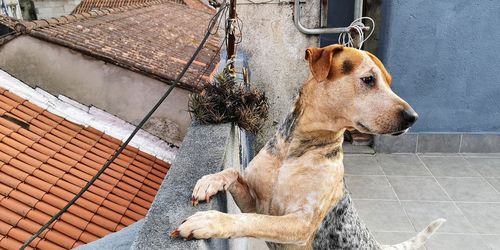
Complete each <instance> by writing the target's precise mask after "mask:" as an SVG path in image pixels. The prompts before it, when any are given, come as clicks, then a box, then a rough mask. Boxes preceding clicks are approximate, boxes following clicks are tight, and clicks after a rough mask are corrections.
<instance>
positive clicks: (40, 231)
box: [19, 2, 227, 250]
mask: <svg viewBox="0 0 500 250" xmlns="http://www.w3.org/2000/svg"><path fill="white" fill-rule="evenodd" d="M226 5H227V4H226V2H224V3H223V7H221V8H220V9H219V11H217V13H216V14H215V15H214V16H213V17H212V18H211V19H210V22H209V25H208V29H207V31H206V32H205V35H204V37H203V39H202V41H201V42H200V45H198V48H197V49H196V51H195V52H194V54H193V55H192V56H191V58H190V59H189V61H188V63H187V64H186V65H185V66H184V68H183V69H182V71H181V73H180V74H179V75H178V76H177V78H176V79H175V81H174V82H173V83H172V84H171V85H170V88H168V90H167V92H165V94H163V96H162V97H161V98H160V100H159V101H158V102H157V103H156V104H155V106H154V107H153V108H152V109H151V110H150V111H149V112H148V113H147V115H146V116H145V117H144V118H143V119H142V120H141V122H140V123H139V125H137V127H136V128H135V129H134V131H133V132H132V133H131V134H130V136H129V137H128V138H127V140H126V141H125V142H124V143H123V144H122V145H121V146H120V148H118V150H117V151H116V152H115V154H114V155H113V157H111V159H109V160H108V161H107V162H106V163H105V164H104V165H103V166H102V167H101V169H99V171H98V172H97V173H96V175H94V176H93V177H92V179H91V180H90V181H89V182H88V183H87V184H86V185H85V186H84V187H83V188H82V189H81V190H80V192H78V193H77V194H76V195H75V197H73V199H71V200H70V201H69V202H68V203H67V204H66V205H65V206H64V207H63V208H62V209H61V210H59V212H57V213H56V214H55V215H54V216H52V218H51V219H50V220H49V221H48V222H47V223H45V224H44V225H43V226H42V227H41V228H40V229H39V230H38V231H37V232H36V233H35V234H33V236H31V238H29V239H28V240H27V241H26V242H25V243H24V244H23V245H22V246H21V247H20V248H19V249H20V250H24V249H25V248H26V247H27V246H29V244H30V243H31V242H33V240H35V239H36V238H37V237H38V236H40V235H41V234H42V233H43V231H45V229H47V228H48V227H49V226H50V225H51V224H52V223H53V222H54V221H56V220H57V219H59V217H61V215H62V214H63V213H64V212H66V211H67V210H68V209H69V207H71V206H72V205H73V204H74V203H75V202H76V200H78V198H80V196H82V195H83V193H85V191H87V189H88V188H90V186H92V184H94V182H95V181H96V180H97V178H99V176H100V175H101V174H102V173H103V172H104V171H105V170H106V169H107V168H108V167H109V166H110V165H111V163H113V161H114V160H115V159H116V158H117V157H118V156H119V155H120V154H121V153H122V151H123V150H124V149H125V147H126V146H127V145H128V144H129V143H130V141H131V140H132V138H133V137H134V136H135V135H136V134H137V132H139V130H140V129H141V128H142V126H143V125H144V124H145V123H146V121H147V120H148V119H149V118H150V117H151V116H152V115H153V113H154V112H155V111H156V110H157V109H158V107H160V105H161V104H162V103H163V101H165V99H166V98H167V97H168V96H169V95H170V93H171V92H172V90H173V89H174V88H175V87H176V86H177V84H178V83H179V81H180V80H181V78H182V77H183V76H184V74H185V73H186V71H187V70H188V68H189V66H190V65H191V64H192V63H193V61H194V60H195V59H196V57H197V56H198V53H199V52H200V51H201V50H202V49H203V47H204V45H205V43H206V42H207V40H208V38H209V37H210V34H211V31H212V29H213V27H215V24H216V23H217V19H218V18H219V16H220V14H221V13H222V10H224V9H225V7H226Z"/></svg>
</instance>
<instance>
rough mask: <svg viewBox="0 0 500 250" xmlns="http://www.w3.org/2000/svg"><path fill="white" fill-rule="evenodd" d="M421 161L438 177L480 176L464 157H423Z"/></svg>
mask: <svg viewBox="0 0 500 250" xmlns="http://www.w3.org/2000/svg"><path fill="white" fill-rule="evenodd" d="M420 159H422V161H423V162H424V163H425V165H426V166H427V168H429V170H430V171H431V173H432V174H433V175H434V176H436V177H474V176H480V175H479V174H478V173H477V172H475V171H473V170H472V169H471V168H470V167H469V166H468V165H469V164H468V163H467V161H466V160H465V159H464V158H462V157H456V156H452V157H442V156H429V157H428V156H421V157H420Z"/></svg>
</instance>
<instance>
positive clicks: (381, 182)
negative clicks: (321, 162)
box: [345, 176, 397, 200]
mask: <svg viewBox="0 0 500 250" xmlns="http://www.w3.org/2000/svg"><path fill="white" fill-rule="evenodd" d="M345 180H346V183H347V187H348V189H349V192H350V193H351V196H352V198H353V199H386V200H397V198H396V195H395V194H394V191H392V188H391V185H390V184H389V181H387V178H386V177H385V176H346V177H345Z"/></svg>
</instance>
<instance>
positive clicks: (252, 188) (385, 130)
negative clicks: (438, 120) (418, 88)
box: [172, 45, 444, 249]
mask: <svg viewBox="0 0 500 250" xmlns="http://www.w3.org/2000/svg"><path fill="white" fill-rule="evenodd" d="M305 59H306V60H308V61H309V67H310V72H311V75H310V77H309V79H308V80H307V81H306V82H305V83H304V85H303V86H302V88H301V90H300V93H299V95H298V97H297V100H296V102H295V106H294V108H293V109H292V111H291V112H290V113H289V114H288V116H287V117H286V119H285V121H284V122H283V124H282V125H281V127H280V129H279V130H278V131H277V133H276V135H275V136H274V137H273V138H271V139H270V140H269V141H268V142H267V144H266V146H265V147H264V148H263V149H262V150H261V151H260V152H259V153H258V154H257V155H256V156H255V158H254V159H253V160H252V162H251V163H250V165H249V167H248V168H247V169H246V171H245V173H243V174H240V173H239V172H238V171H237V170H235V169H226V170H224V171H222V172H219V173H216V174H211V175H206V176H204V177H203V178H201V179H200V180H198V182H197V183H196V186H195V188H194V191H193V204H194V205H196V204H197V203H198V202H199V201H207V202H208V201H209V199H210V197H211V196H213V195H215V194H216V193H217V192H219V191H223V190H229V191H230V193H231V194H232V196H233V197H234V199H235V201H236V203H237V205H238V206H239V208H240V209H241V211H242V212H243V213H242V214H226V213H221V212H218V211H205V212H198V213H196V214H194V215H193V216H191V217H189V218H187V220H186V221H185V222H184V223H182V225H180V226H179V227H178V229H177V230H175V231H174V232H172V236H173V237H177V236H181V237H184V238H188V239H191V238H196V239H208V238H212V237H217V238H235V237H254V238H260V239H263V240H265V241H267V242H268V245H269V246H270V247H271V248H275V249H312V248H314V249H320V248H321V249H339V248H341V249H354V248H356V249H417V248H418V247H420V246H421V245H422V244H423V243H425V241H426V240H427V238H428V237H430V235H432V233H433V232H434V231H435V230H436V229H437V228H438V227H439V226H440V225H441V224H442V223H443V221H444V220H437V221H435V222H433V223H431V225H429V227H427V229H426V230H424V231H422V232H421V233H419V234H418V235H417V236H416V237H415V238H413V239H411V240H409V241H407V242H404V243H401V244H399V245H396V246H381V245H379V244H378V243H376V242H375V241H374V240H373V239H371V238H370V237H371V235H369V233H368V236H366V237H365V236H363V237H364V238H363V237H361V236H357V235H358V234H363V233H365V231H366V228H365V227H364V226H363V225H362V223H359V218H358V217H357V214H356V213H355V210H354V209H353V208H352V205H351V204H350V197H349V196H348V194H347V192H345V188H344V180H343V179H344V166H343V163H342V159H343V154H342V141H343V134H344V131H345V130H346V129H347V128H355V129H357V130H359V131H361V132H363V133H370V134H394V135H397V134H401V133H404V132H405V131H406V130H407V129H408V128H409V127H410V126H411V125H412V124H413V123H414V122H415V121H416V120H417V118H418V116H417V113H416V112H415V111H414V110H413V109H412V108H411V107H410V105H409V104H408V103H406V102H405V101H404V100H402V99H401V98H400V97H399V96H397V95H396V94H395V93H394V92H392V90H391V88H390V86H391V80H392V79H391V76H390V75H389V73H388V72H387V71H386V69H385V67H384V66H383V64H382V63H381V62H380V60H379V59H377V58H376V57H375V56H374V55H372V54H370V53H369V52H366V51H361V50H357V49H353V48H347V47H343V46H341V45H331V46H328V47H325V48H310V49H307V50H306V55H305ZM353 214H354V215H353ZM349 223H351V224H356V223H357V224H359V225H356V226H352V225H346V224H349ZM329 225H335V227H333V228H332V226H329ZM329 227H330V228H329ZM349 228H350V229H349ZM352 228H355V229H352ZM348 229H349V230H348ZM321 230H323V231H324V232H320V231H321ZM331 230H336V233H335V234H333V233H331V232H330V231H331ZM320 234H321V235H330V236H329V237H326V238H330V241H329V242H328V239H324V238H325V237H323V238H321V237H318V235H320ZM360 237H361V238H360ZM325 242H326V243H325Z"/></svg>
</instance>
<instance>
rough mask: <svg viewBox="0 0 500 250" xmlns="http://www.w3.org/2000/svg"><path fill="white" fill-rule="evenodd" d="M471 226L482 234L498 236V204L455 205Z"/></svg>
mask: <svg viewBox="0 0 500 250" xmlns="http://www.w3.org/2000/svg"><path fill="white" fill-rule="evenodd" d="M457 206H458V208H460V210H461V211H462V212H463V213H464V214H465V217H467V219H468V220H469V221H470V223H471V224H472V226H473V227H474V228H476V229H477V230H478V232H479V233H482V234H500V203H461V202H459V203H457Z"/></svg>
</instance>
